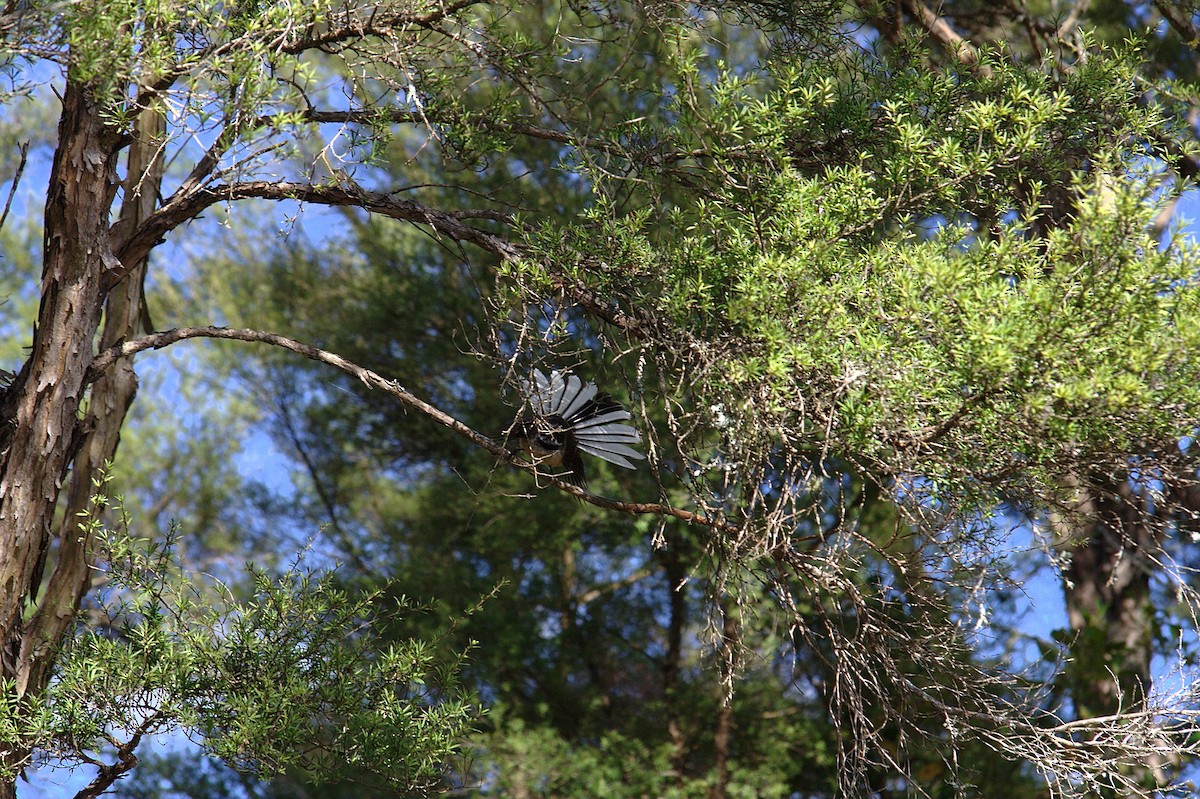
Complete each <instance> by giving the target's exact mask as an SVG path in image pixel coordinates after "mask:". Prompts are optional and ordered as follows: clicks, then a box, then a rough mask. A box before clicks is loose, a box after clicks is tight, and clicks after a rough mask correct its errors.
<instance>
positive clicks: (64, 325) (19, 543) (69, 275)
mask: <svg viewBox="0 0 1200 799" xmlns="http://www.w3.org/2000/svg"><path fill="white" fill-rule="evenodd" d="M119 144H120V137H119V135H118V133H117V131H115V130H113V129H112V128H110V127H108V126H106V125H105V124H104V122H103V121H102V119H101V116H100V108H99V106H98V104H97V102H96V98H94V97H92V96H91V93H90V91H89V90H88V88H87V87H86V86H83V85H80V84H78V83H77V82H75V81H72V80H68V81H67V84H66V86H65V88H64V91H63V95H62V115H61V118H60V121H59V128H58V148H57V150H56V151H55V154H54V159H53V163H52V166H51V172H50V185H49V188H48V191H47V198H46V209H45V233H44V236H45V239H44V241H45V243H44V251H43V265H42V284H41V302H40V305H39V308H38V316H37V324H36V327H35V328H34V334H33V344H32V349H31V353H30V356H29V358H28V360H27V361H26V362H25V365H24V366H23V367H22V369H21V372H20V374H19V375H17V378H16V380H15V381H14V382H13V385H12V387H11V389H10V390H9V391H8V392H7V393H6V395H5V397H4V403H3V408H2V410H3V413H4V418H5V419H7V420H9V422H8V424H9V426H8V429H7V430H6V431H5V441H4V445H5V448H4V451H3V453H2V455H0V642H3V655H4V657H3V663H2V664H0V676H2V677H4V678H5V679H14V678H16V677H17V676H18V672H19V671H20V655H21V646H22V645H21V640H22V635H23V633H24V631H25V630H26V627H27V624H26V620H25V618H24V614H25V611H26V608H27V607H28V605H29V603H30V602H31V601H32V600H33V599H34V598H35V597H36V596H37V593H38V590H39V588H40V585H41V581H42V571H43V567H44V564H45V563H46V557H47V549H48V547H49V544H50V534H51V529H52V525H53V521H54V510H55V505H56V503H57V500H58V496H59V492H60V490H61V487H62V484H63V481H64V479H65V476H66V472H67V468H68V465H69V463H70V461H71V458H72V456H73V453H74V451H75V449H76V448H77V447H78V446H79V445H80V443H81V435H82V434H83V431H84V430H85V429H86V427H87V421H86V420H81V419H80V417H79V411H80V403H81V401H82V400H83V396H84V391H85V388H86V380H87V372H88V367H89V366H90V365H91V362H92V358H93V357H94V352H93V341H94V339H95V336H96V333H97V331H98V328H99V326H100V318H101V300H102V296H103V293H102V288H101V286H102V284H103V281H104V276H105V272H106V271H107V270H108V269H110V268H111V267H112V266H113V265H114V264H115V261H116V259H115V258H114V256H113V254H112V249H111V246H110V242H109V235H108V215H109V209H110V207H111V205H112V201H113V197H114V193H115V187H116V185H117V184H116V169H115V167H116V153H117V150H118V148H119ZM21 694H23V691H22V692H21V693H19V694H18V696H20V695H21ZM10 743H12V742H10ZM24 756H25V753H24V752H23V751H21V748H20V746H19V745H18V746H16V747H12V746H10V747H8V748H7V749H6V751H5V752H4V753H3V757H4V759H5V761H6V762H7V763H9V764H10V765H11V764H15V763H20V762H22V760H23V758H24ZM12 791H13V788H12V786H11V785H7V786H4V787H3V788H2V789H0V796H4V795H6V794H8V795H11V793H12Z"/></svg>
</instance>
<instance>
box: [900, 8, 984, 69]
mask: <svg viewBox="0 0 1200 799" xmlns="http://www.w3.org/2000/svg"><path fill="white" fill-rule="evenodd" d="M904 5H905V6H906V7H907V8H908V10H909V12H910V13H911V14H912V15H913V16H914V17H916V18H917V21H918V22H919V23H921V27H922V28H924V29H925V32H926V33H928V34H929V35H930V36H932V37H933V38H934V39H936V40H937V41H938V43H939V44H941V45H942V47H945V48H946V49H947V50H948V51H950V53H951V54H952V55H953V56H954V57H955V58H956V59H958V62H959V63H960V64H962V65H963V66H966V67H971V68H972V69H974V68H977V67H979V50H978V49H977V48H976V47H975V45H973V44H971V43H970V42H968V41H967V40H966V39H965V38H964V37H963V36H962V34H960V33H959V32H958V31H956V30H954V28H953V27H951V25H950V23H949V22H947V21H946V20H945V19H944V18H942V17H939V16H938V15H937V14H935V13H934V12H933V11H932V10H930V8H929V6H927V5H925V4H924V3H922V2H921V0H904Z"/></svg>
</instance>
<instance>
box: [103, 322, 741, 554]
mask: <svg viewBox="0 0 1200 799" xmlns="http://www.w3.org/2000/svg"><path fill="white" fill-rule="evenodd" d="M189 338H223V339H232V340H235V341H252V342H259V343H263V344H271V345H272V346H276V347H282V348H283V349H285V350H291V351H292V352H295V353H297V354H298V355H303V356H304V357H305V358H311V359H312V360H314V361H318V362H320V363H324V364H328V365H329V366H332V367H334V368H335V369H340V370H341V371H343V372H345V373H346V374H348V375H352V376H354V377H356V378H358V379H359V380H360V381H362V383H363V385H365V386H367V387H368V388H371V389H376V390H378V391H382V392H384V393H386V394H389V395H391V396H393V397H395V398H396V399H398V400H400V401H401V402H402V403H404V404H405V405H407V406H408V407H410V408H413V409H415V410H417V411H420V412H421V413H423V414H425V415H426V416H428V417H429V418H430V419H432V420H433V421H435V422H437V423H438V424H440V425H442V426H443V427H446V428H449V429H450V430H453V431H454V432H455V433H458V434H459V435H460V436H462V437H463V438H465V439H467V440H468V441H470V442H471V443H472V444H474V445H476V446H477V447H480V448H482V449H485V450H487V451H488V452H490V453H492V454H493V455H495V456H496V457H497V458H499V459H500V460H502V461H504V462H505V463H508V464H509V465H512V466H516V467H517V468H520V469H524V470H525V471H527V472H530V473H532V474H536V475H538V476H539V477H540V478H542V479H543V480H545V481H547V482H549V483H550V484H551V485H553V486H554V487H555V488H557V489H559V490H560V491H564V492H566V493H568V494H571V495H573V496H575V497H578V498H579V499H581V500H583V501H584V502H588V503H590V504H592V505H595V506H596V507H598V508H604V509H606V510H614V511H618V512H620V513H628V514H630V515H634V516H640V515H653V516H670V517H673V518H676V519H679V520H681V521H684V522H687V523H688V524H696V525H700V526H703V527H712V528H715V529H717V530H723V531H727V532H733V531H735V530H736V529H737V528H736V526H735V525H733V524H730V523H729V522H726V521H724V520H722V519H714V518H712V517H709V516H704V515H702V514H699V513H694V512H692V511H689V510H683V509H681V508H673V507H671V506H669V505H664V504H661V503H657V502H621V501H619V500H615V499H608V498H606V497H598V496H595V495H594V494H589V493H588V492H586V491H584V490H583V489H582V488H579V487H578V486H574V485H571V484H570V483H566V482H563V481H562V480H559V479H557V478H555V477H553V476H550V475H546V474H544V473H542V472H539V471H537V467H536V465H535V464H531V463H527V462H525V461H523V460H520V459H518V458H517V456H516V455H514V454H513V453H512V452H510V451H509V450H508V449H507V448H506V447H504V446H503V445H501V444H498V443H496V442H495V441H493V440H492V439H490V438H488V437H487V436H485V435H482V434H481V433H478V432H476V431H475V430H474V429H472V428H471V427H469V426H468V425H466V424H464V423H463V422H460V421H459V420H458V419H455V418H454V417H453V416H451V415H450V414H448V413H446V412H445V411H443V410H441V409H440V408H437V407H435V406H433V405H430V404H429V403H428V402H425V401H424V400H422V399H421V398H420V397H418V396H416V395H415V394H413V393H412V392H410V391H408V390H407V389H405V388H403V387H402V386H401V385H400V384H399V383H397V382H396V381H394V380H388V379H386V378H384V377H381V376H380V375H379V374H377V373H375V372H373V371H371V370H370V369H366V368H364V367H362V366H359V365H358V364H355V363H352V362H351V361H348V360H346V359H345V358H343V357H342V356H340V355H337V354H335V353H332V352H328V351H326V350H322V349H319V348H317V347H313V346H311V345H309V344H305V343H303V342H300V341H296V340H295V339H290V338H287V337H286V336H280V335H276V334H275V333H266V332H263V331H260V330H247V329H239V328H230V327H210V326H204V327H181V328H176V329H175V330H164V331H163V332H161V333H154V334H152V335H149V336H144V337H142V338H139V339H135V340H133V341H127V342H125V343H123V344H119V345H117V346H115V347H111V348H109V349H107V350H104V351H103V352H101V353H100V354H99V355H98V356H96V359H95V360H94V361H92V364H91V368H90V369H89V371H88V379H89V381H95V380H97V379H99V377H100V376H101V375H102V374H103V373H104V372H105V370H107V369H108V368H110V367H111V366H112V365H113V364H114V363H116V362H117V361H118V360H120V359H121V358H125V357H128V356H130V355H134V354H136V353H139V352H143V351H145V350H157V349H162V348H163V347H168V346H170V345H171V344H174V343H175V342H177V341H183V340H184V339H189Z"/></svg>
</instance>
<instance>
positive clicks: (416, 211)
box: [105, 180, 520, 287]
mask: <svg viewBox="0 0 1200 799" xmlns="http://www.w3.org/2000/svg"><path fill="white" fill-rule="evenodd" d="M248 199H261V200H295V201H297V202H306V203H315V204H317V205H330V206H349V207H356V208H362V209H363V210H365V211H368V212H370V213H373V214H378V215H380V216H386V217H389V218H391V219H398V220H401V221H404V222H412V223H413V224H418V225H429V226H430V227H431V228H433V229H434V230H435V231H436V232H437V233H440V234H442V235H444V236H447V237H449V238H451V239H454V240H455V241H462V242H468V243H471V244H475V245H476V246H478V247H480V248H481V249H483V250H486V251H487V252H491V253H494V254H495V255H498V256H500V257H501V258H515V257H517V256H518V255H519V254H520V248H519V247H518V246H517V245H516V244H513V243H512V242H510V241H508V240H507V239H506V238H504V237H503V236H499V235H497V234H495V233H492V232H489V231H486V230H482V229H480V228H477V227H473V226H471V225H469V224H467V223H466V221H465V220H468V219H488V220H491V221H495V222H501V223H503V224H509V225H511V224H513V219H512V216H511V215H510V214H508V213H505V212H503V211H496V210H491V209H473V210H472V209H469V210H463V211H443V210H440V209H437V208H433V207H432V206H428V205H425V204H423V203H418V202H415V201H413V200H403V199H398V198H397V197H395V196H393V195H392V194H388V193H385V192H377V191H368V190H366V189H364V188H362V187H361V186H358V185H357V184H353V183H351V184H349V185H338V186H332V185H330V186H315V185H312V184H307V183H293V182H289V181H268V180H261V181H247V182H242V183H227V184H221V185H217V186H210V187H207V188H202V189H195V190H193V191H191V192H185V193H181V192H179V191H176V192H175V193H174V194H172V195H171V197H170V198H169V199H168V200H167V201H166V202H165V203H164V204H163V206H162V207H161V208H159V209H158V211H156V212H155V213H154V214H153V215H151V216H150V217H149V218H148V219H147V220H146V221H145V222H144V223H143V224H142V225H141V226H140V227H139V228H138V231H137V232H136V233H135V234H134V235H133V236H131V237H130V238H129V240H128V241H126V242H125V244H124V245H123V246H122V247H121V249H120V250H119V251H118V252H117V258H118V259H119V260H120V262H121V266H120V267H119V268H115V269H112V270H110V271H109V273H108V275H107V276H106V283H105V285H106V287H111V286H113V285H116V283H117V282H119V281H120V280H121V279H122V278H123V277H124V276H125V274H126V273H127V272H128V270H129V268H130V265H131V264H135V263H137V262H138V261H139V260H140V259H142V258H144V257H146V256H147V255H148V254H149V252H150V250H152V249H153V248H154V247H155V246H157V245H158V244H159V243H160V242H162V240H163V238H164V237H165V236H166V235H167V234H168V233H169V232H171V231H172V230H174V229H175V228H177V227H179V226H180V225H182V224H183V223H184V222H187V221H190V220H192V219H195V218H196V217H197V216H199V215H200V214H201V213H202V212H203V211H205V210H206V209H207V208H209V207H210V206H213V205H216V204H217V203H220V202H234V201H237V200H248Z"/></svg>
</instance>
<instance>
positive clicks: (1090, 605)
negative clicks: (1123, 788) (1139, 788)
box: [1055, 476, 1165, 788]
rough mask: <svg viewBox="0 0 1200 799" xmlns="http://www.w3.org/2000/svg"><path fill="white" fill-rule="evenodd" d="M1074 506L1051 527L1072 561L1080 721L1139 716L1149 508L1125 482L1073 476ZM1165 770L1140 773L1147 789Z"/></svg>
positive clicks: (1146, 645)
mask: <svg viewBox="0 0 1200 799" xmlns="http://www.w3.org/2000/svg"><path fill="white" fill-rule="evenodd" d="M1070 487H1071V488H1072V490H1073V491H1074V493H1075V500H1074V504H1073V507H1072V508H1070V509H1069V510H1068V512H1067V513H1065V514H1062V515H1060V516H1059V517H1058V518H1057V519H1056V520H1055V526H1056V528H1057V529H1056V533H1057V535H1058V545H1059V547H1060V548H1061V549H1063V550H1064V551H1065V552H1066V553H1067V554H1068V555H1069V561H1068V563H1067V565H1066V566H1065V567H1064V569H1063V590H1064V594H1065V599H1066V605H1067V617H1068V621H1069V623H1070V626H1071V633H1072V638H1071V664H1070V666H1069V670H1068V679H1069V685H1070V690H1071V699H1072V701H1073V703H1074V705H1075V714H1076V716H1077V717H1078V718H1081V719H1086V718H1094V717H1097V716H1106V715H1111V714H1114V713H1117V712H1119V711H1130V710H1134V709H1137V708H1138V707H1140V706H1141V705H1142V703H1143V702H1144V701H1145V698H1146V696H1147V695H1148V693H1149V691H1150V688H1151V679H1152V678H1151V673H1150V664H1151V659H1152V657H1153V620H1154V608H1153V607H1152V605H1151V598H1150V578H1151V575H1152V574H1153V572H1154V569H1155V566H1154V561H1153V559H1154V558H1155V557H1156V555H1157V553H1158V550H1159V545H1160V541H1159V536H1158V533H1157V532H1156V531H1157V525H1156V524H1155V523H1154V518H1153V516H1152V514H1151V512H1150V509H1149V508H1147V507H1146V504H1145V502H1144V501H1143V500H1142V499H1141V498H1140V497H1139V496H1138V495H1137V494H1136V493H1135V491H1134V489H1133V487H1132V486H1131V485H1130V484H1129V482H1128V480H1125V479H1109V478H1104V477H1097V476H1093V477H1092V478H1091V479H1090V480H1088V481H1087V482H1084V481H1082V480H1080V479H1078V478H1076V477H1073V478H1072V479H1071V482H1070ZM1164 765H1165V764H1163V763H1145V764H1141V765H1140V766H1138V767H1137V768H1138V771H1139V772H1140V774H1139V775H1137V780H1138V781H1139V782H1140V783H1142V784H1143V785H1145V786H1146V787H1148V788H1149V787H1153V786H1155V785H1156V784H1162V780H1163V779H1164V778H1165V775H1164V774H1163V773H1162V767H1163V766H1164Z"/></svg>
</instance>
